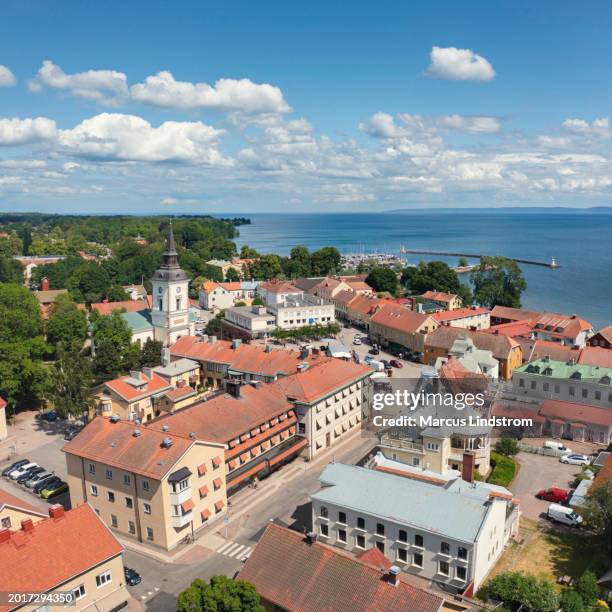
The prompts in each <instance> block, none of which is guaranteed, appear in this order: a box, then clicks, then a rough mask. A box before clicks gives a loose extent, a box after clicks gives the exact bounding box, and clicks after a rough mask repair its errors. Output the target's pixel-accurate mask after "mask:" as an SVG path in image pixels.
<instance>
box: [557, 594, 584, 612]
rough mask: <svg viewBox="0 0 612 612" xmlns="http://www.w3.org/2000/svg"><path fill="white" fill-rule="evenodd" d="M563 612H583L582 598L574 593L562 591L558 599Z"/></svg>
mask: <svg viewBox="0 0 612 612" xmlns="http://www.w3.org/2000/svg"><path fill="white" fill-rule="evenodd" d="M559 605H560V607H561V610H563V612H584V604H583V603H582V597H580V595H579V594H578V593H576V591H564V592H563V593H562V594H561V597H560V599H559Z"/></svg>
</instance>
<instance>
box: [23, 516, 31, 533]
mask: <svg viewBox="0 0 612 612" xmlns="http://www.w3.org/2000/svg"><path fill="white" fill-rule="evenodd" d="M21 529H22V531H34V521H33V520H32V519H31V518H25V519H23V520H22V521H21Z"/></svg>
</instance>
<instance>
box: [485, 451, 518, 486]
mask: <svg viewBox="0 0 612 612" xmlns="http://www.w3.org/2000/svg"><path fill="white" fill-rule="evenodd" d="M491 463H492V464H493V471H492V472H491V476H489V482H490V483H491V484H495V485H499V486H501V487H507V486H508V485H509V484H510V483H511V482H512V480H513V479H514V476H515V474H516V463H515V461H514V459H512V458H511V457H506V455H500V454H499V453H497V452H492V453H491Z"/></svg>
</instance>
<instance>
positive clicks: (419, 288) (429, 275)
mask: <svg viewBox="0 0 612 612" xmlns="http://www.w3.org/2000/svg"><path fill="white" fill-rule="evenodd" d="M401 281H402V284H404V285H405V286H406V288H407V289H408V290H409V291H410V292H411V293H425V291H444V292H446V293H454V294H456V295H458V296H459V297H460V298H461V299H462V300H463V303H464V304H465V305H469V304H471V303H472V292H471V291H470V288H469V287H468V286H467V285H464V284H463V283H462V282H461V281H460V280H459V276H458V275H457V273H456V272H455V271H454V270H453V269H452V268H451V267H450V266H449V265H448V264H447V263H446V262H444V261H428V262H424V261H421V262H420V263H419V265H418V266H416V267H415V268H406V269H405V270H404V271H403V272H402V278H401Z"/></svg>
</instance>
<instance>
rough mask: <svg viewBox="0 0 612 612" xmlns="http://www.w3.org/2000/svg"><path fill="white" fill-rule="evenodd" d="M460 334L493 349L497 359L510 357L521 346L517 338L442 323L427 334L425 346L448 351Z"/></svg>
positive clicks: (483, 348)
mask: <svg viewBox="0 0 612 612" xmlns="http://www.w3.org/2000/svg"><path fill="white" fill-rule="evenodd" d="M460 336H467V337H468V338H471V339H472V341H473V342H474V346H475V347H476V348H478V349H481V350H485V351H491V352H492V353H493V357H495V359H508V357H509V356H510V353H511V351H512V349H514V348H516V347H518V346H519V344H518V342H517V341H516V340H513V339H512V338H508V337H506V336H502V335H496V334H488V333H487V332H485V331H471V330H468V329H461V328H460V327H450V326H448V325H442V326H440V327H438V329H436V330H434V331H433V332H431V333H430V334H429V335H428V336H427V339H426V340H425V348H426V349H427V348H441V349H445V350H446V351H448V350H450V348H451V347H452V346H453V343H454V342H455V340H457V339H458V338H459V337H460Z"/></svg>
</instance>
